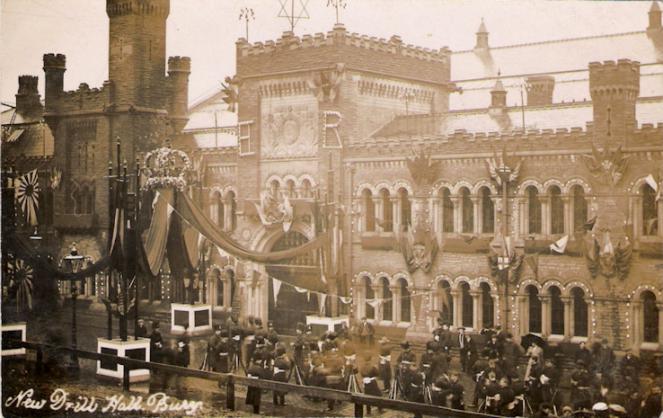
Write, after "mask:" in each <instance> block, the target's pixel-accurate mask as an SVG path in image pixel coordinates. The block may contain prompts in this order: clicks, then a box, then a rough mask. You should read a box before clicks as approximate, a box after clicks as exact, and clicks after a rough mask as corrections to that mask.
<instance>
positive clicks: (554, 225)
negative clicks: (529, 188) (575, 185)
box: [548, 186, 564, 234]
mask: <svg viewBox="0 0 663 418" xmlns="http://www.w3.org/2000/svg"><path fill="white" fill-rule="evenodd" d="M548 194H549V195H550V233H551V234H563V233H564V202H563V201H562V191H561V190H560V189H559V187H557V186H551V187H550V188H549V189H548Z"/></svg>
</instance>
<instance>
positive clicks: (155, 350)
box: [150, 321, 164, 363]
mask: <svg viewBox="0 0 663 418" xmlns="http://www.w3.org/2000/svg"><path fill="white" fill-rule="evenodd" d="M163 349H164V345H163V337H162V336H161V330H160V329H159V321H153V322H152V334H151V335H150V359H151V360H152V361H154V362H157V363H160V362H161V354H162V351H163Z"/></svg>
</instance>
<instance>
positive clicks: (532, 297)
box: [525, 285, 541, 332]
mask: <svg viewBox="0 0 663 418" xmlns="http://www.w3.org/2000/svg"><path fill="white" fill-rule="evenodd" d="M525 291H526V292H527V296H528V298H527V303H528V313H529V322H528V323H529V332H541V299H539V289H537V288H536V286H532V285H529V286H527V289H525Z"/></svg>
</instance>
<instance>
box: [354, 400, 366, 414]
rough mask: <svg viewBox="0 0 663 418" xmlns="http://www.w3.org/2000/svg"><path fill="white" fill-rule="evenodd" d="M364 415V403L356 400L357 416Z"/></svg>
mask: <svg viewBox="0 0 663 418" xmlns="http://www.w3.org/2000/svg"><path fill="white" fill-rule="evenodd" d="M363 416H364V405H362V404H360V403H359V402H357V401H355V418H363Z"/></svg>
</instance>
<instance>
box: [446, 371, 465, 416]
mask: <svg viewBox="0 0 663 418" xmlns="http://www.w3.org/2000/svg"><path fill="white" fill-rule="evenodd" d="M459 378H460V376H459V374H458V372H455V371H454V372H451V374H450V375H449V383H448V385H447V387H446V390H445V392H444V393H443V395H442V396H443V399H444V400H445V406H447V405H451V406H450V407H451V408H453V409H465V400H464V393H463V392H464V389H463V386H462V385H461V384H460V383H459V382H458V380H459Z"/></svg>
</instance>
